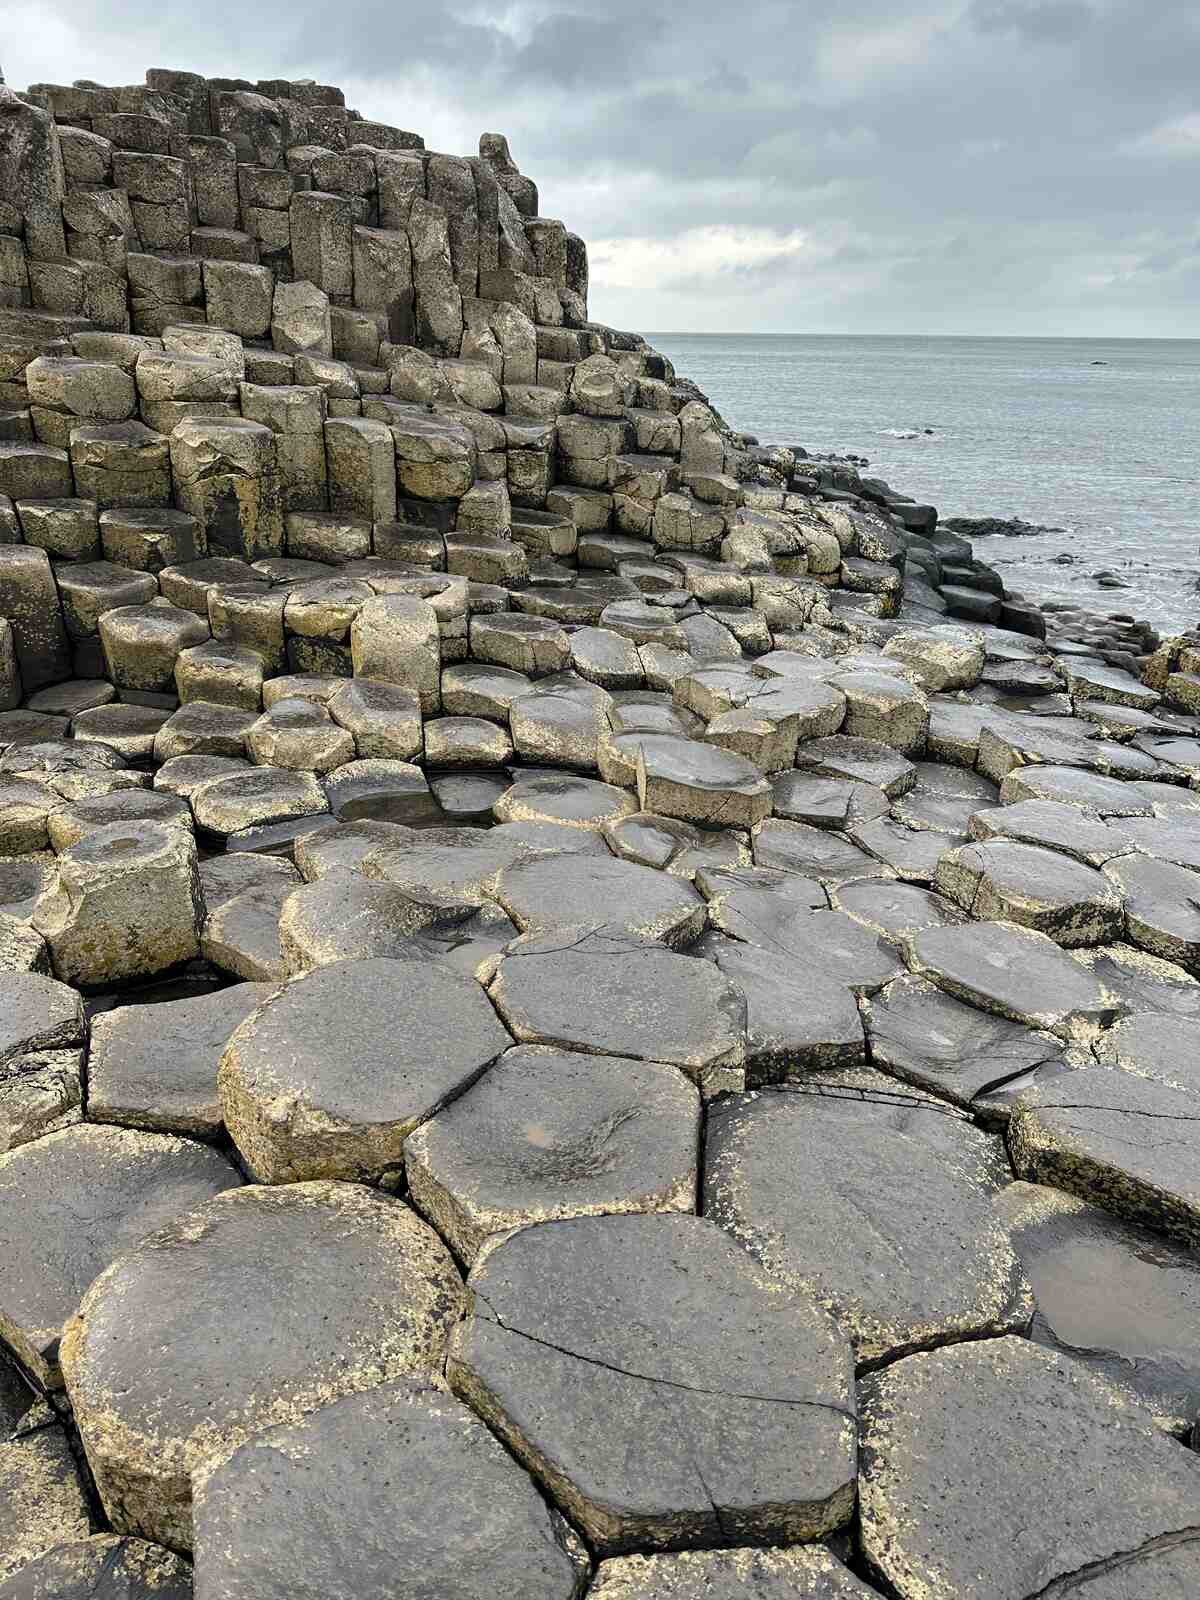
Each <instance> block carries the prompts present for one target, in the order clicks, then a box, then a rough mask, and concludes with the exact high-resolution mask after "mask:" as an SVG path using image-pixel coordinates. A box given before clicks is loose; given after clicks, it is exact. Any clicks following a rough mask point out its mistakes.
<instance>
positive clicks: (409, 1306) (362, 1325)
mask: <svg viewBox="0 0 1200 1600" xmlns="http://www.w3.org/2000/svg"><path fill="white" fill-rule="evenodd" d="M315 1260H319V1261H320V1263H321V1270H320V1272H319V1273H313V1272H311V1271H309V1270H308V1267H309V1265H310V1264H311V1263H312V1262H313V1261H315ZM461 1308H462V1284H461V1281H460V1279H459V1276H458V1273H457V1272H456V1271H455V1269H454V1264H453V1262H452V1260H451V1257H450V1254H449V1252H448V1251H447V1249H446V1247H445V1246H444V1245H443V1244H442V1243H441V1241H440V1240H439V1239H438V1238H437V1235H436V1234H435V1233H433V1231H432V1230H431V1229H430V1228H428V1227H427V1226H426V1225H425V1224H424V1223H423V1222H421V1221H420V1220H419V1219H418V1218H417V1217H416V1216H415V1215H414V1214H413V1212H412V1211H410V1210H409V1209H408V1207H407V1206H405V1205H403V1204H402V1203H401V1202H400V1201H398V1200H393V1199H390V1198H388V1197H386V1196H383V1195H379V1194H374V1193H372V1192H371V1191H370V1190H368V1189H365V1188H362V1187H361V1186H359V1185H356V1184H341V1183H327V1182H320V1183H304V1184H291V1185H289V1186H288V1187H286V1188H282V1189H267V1188H258V1187H250V1188H244V1189H238V1190H234V1191H232V1192H231V1193H229V1194H226V1195H218V1196H217V1197H216V1198H215V1199H213V1200H210V1201H209V1202H208V1203H207V1204H206V1205H204V1206H201V1207H199V1208H198V1209H196V1210H193V1211H190V1212H188V1213H187V1214H186V1215H184V1216H182V1217H180V1218H179V1219H178V1220H177V1221H175V1222H173V1223H168V1224H167V1225H166V1226H165V1227H162V1228H160V1229H159V1230H158V1231H157V1232H154V1233H151V1234H150V1235H149V1236H148V1237H146V1238H144V1239H143V1240H142V1242H141V1243H140V1244H139V1245H137V1246H136V1247H135V1248H133V1249H131V1250H129V1251H128V1252H127V1253H126V1254H125V1255H123V1256H121V1257H120V1258H119V1259H118V1260H117V1261H115V1262H114V1263H113V1265H112V1266H111V1267H110V1268H108V1270H107V1271H105V1272H103V1273H101V1275H100V1276H99V1277H98V1278H97V1279H96V1281H95V1282H94V1283H93V1284H92V1286H91V1288H90V1289H89V1290H88V1292H87V1294H86V1295H85V1296H84V1298H83V1301H82V1303H81V1304H80V1307H79V1311H78V1313H77V1315H76V1316H75V1318H74V1319H73V1321H72V1323H71V1325H70V1327H69V1329H68V1331H67V1336H66V1339H65V1341H64V1346H63V1370H64V1373H65V1375H66V1381H67V1392H68V1395H69V1397H70V1400H71V1404H72V1406H73V1407H74V1411H75V1420H76V1422H77V1423H78V1426H79V1431H80V1434H81V1436H82V1438H83V1442H84V1447H85V1449H86V1450H87V1455H88V1461H89V1463H90V1465H91V1468H92V1472H93V1474H94V1475H95V1479H96V1487H97V1489H98V1490H99V1492H100V1498H101V1500H102V1501H103V1503H104V1509H105V1511H106V1512H107V1514H108V1517H109V1519H110V1521H111V1522H112V1525H113V1528H114V1529H115V1530H116V1531H118V1532H122V1533H135V1534H138V1535H140V1536H142V1537H144V1538H148V1539H151V1540H153V1541H155V1542H156V1543H159V1544H165V1545H168V1546H170V1547H172V1548H175V1549H181V1550H186V1549H189V1548H190V1547H191V1543H192V1473H193V1472H194V1471H195V1470H196V1469H197V1468H199V1467H200V1466H202V1465H203V1464H205V1463H208V1462H211V1461H215V1460H217V1459H220V1458H223V1457H225V1456H227V1455H229V1454H231V1453H232V1451H233V1450H234V1449H236V1447H237V1446H238V1445H240V1444H243V1443H245V1441H246V1440H247V1439H248V1438H251V1437H253V1436H254V1435H255V1434H257V1433H261V1432H263V1431H264V1430H265V1429H267V1428H270V1427H273V1426H275V1425H277V1424H281V1423H287V1422H295V1421H298V1420H299V1419H300V1418H302V1417H304V1416H306V1415H307V1414H308V1413H309V1412H310V1411H313V1410H316V1409H318V1408H319V1407H320V1406H321V1405H323V1404H326V1403H328V1402H329V1401H331V1400H336V1399H338V1398H340V1397H341V1396H343V1395H347V1394H357V1393H360V1392H361V1391H363V1390H367V1389H373V1388H375V1387H376V1386H377V1385H379V1384H381V1383H384V1382H387V1381H388V1380H389V1379H393V1378H400V1377H424V1378H426V1379H428V1378H429V1377H430V1376H432V1374H433V1373H435V1372H436V1371H437V1370H438V1369H439V1368H440V1366H441V1363H442V1360H443V1357H444V1354H445V1346H446V1338H447V1335H448V1333H449V1330H450V1327H451V1326H452V1325H453V1323H454V1322H455V1321H456V1319H457V1318H458V1316H459V1314H460V1311H461Z"/></svg>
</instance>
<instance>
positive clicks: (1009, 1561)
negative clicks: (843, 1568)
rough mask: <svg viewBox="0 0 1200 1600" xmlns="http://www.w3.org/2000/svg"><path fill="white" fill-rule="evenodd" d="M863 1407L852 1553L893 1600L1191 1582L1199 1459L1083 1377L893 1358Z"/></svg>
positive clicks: (995, 1597)
mask: <svg viewBox="0 0 1200 1600" xmlns="http://www.w3.org/2000/svg"><path fill="white" fill-rule="evenodd" d="M862 1403H863V1412H864V1430H863V1441H862V1462H861V1474H860V1479H859V1504H860V1517H861V1545H862V1550H863V1553H864V1554H865V1556H866V1558H867V1560H868V1561H869V1562H870V1563H871V1565H872V1566H873V1567H874V1568H875V1569H876V1570H877V1571H878V1572H879V1573H880V1575H881V1577H882V1578H883V1579H884V1580H885V1581H886V1582H887V1583H889V1584H890V1585H891V1586H892V1588H893V1591H894V1592H895V1593H896V1594H897V1595H899V1596H900V1597H901V1600H1001V1597H1003V1600H1022V1597H1024V1596H1034V1595H1037V1596H1042V1597H1045V1600H1050V1597H1051V1596H1053V1597H1056V1600H1057V1597H1058V1596H1061V1595H1066V1594H1068V1593H1074V1592H1076V1591H1078V1592H1079V1593H1080V1594H1081V1595H1086V1596H1087V1600H1184V1597H1185V1596H1187V1595H1189V1594H1191V1593H1193V1592H1194V1591H1195V1589H1196V1585H1197V1583H1200V1539H1198V1538H1197V1536H1196V1533H1195V1530H1196V1527H1197V1526H1198V1525H1200V1459H1197V1457H1196V1456H1195V1455H1193V1454H1192V1453H1191V1452H1189V1451H1186V1450H1181V1449H1180V1448H1179V1446H1178V1445H1177V1444H1176V1443H1174V1441H1173V1440H1170V1439H1167V1438H1165V1437H1164V1436H1163V1435H1162V1434H1161V1433H1160V1432H1159V1431H1158V1430H1157V1429H1155V1428H1154V1427H1153V1426H1152V1424H1151V1423H1150V1420H1149V1418H1148V1416H1147V1414H1146V1413H1145V1412H1144V1411H1141V1410H1140V1409H1139V1408H1138V1407H1136V1406H1134V1405H1133V1404H1131V1403H1130V1402H1128V1401H1126V1400H1125V1399H1124V1398H1123V1397H1122V1396H1121V1395H1120V1394H1119V1393H1118V1392H1117V1391H1115V1390H1114V1389H1112V1388H1111V1387H1110V1386H1109V1385H1107V1384H1105V1383H1104V1382H1103V1381H1102V1380H1100V1379H1098V1378H1097V1377H1096V1376H1095V1375H1094V1374H1093V1373H1091V1372H1089V1371H1088V1369H1087V1368H1086V1367H1083V1366H1080V1365H1078V1364H1077V1363H1076V1362H1074V1361H1071V1360H1068V1359H1067V1358H1066V1357H1065V1356H1062V1355H1059V1354H1057V1353H1054V1352H1051V1351H1048V1350H1043V1349H1039V1348H1038V1346H1037V1345H1035V1344H1031V1343H1030V1342H1029V1341H1028V1340H1026V1339H1013V1338H1006V1339H994V1340H985V1341H983V1342H982V1343H973V1344H962V1345H955V1346H953V1347H951V1348H950V1349H946V1350H937V1351H934V1352H932V1353H931V1354H928V1355H917V1356H911V1357H909V1359H908V1360H906V1361H900V1362H897V1363H896V1365H895V1366H893V1367H890V1368H889V1369H888V1370H887V1371H886V1372H881V1373H878V1374H875V1375H873V1376H871V1377H869V1378H868V1379H867V1380H866V1381H865V1382H864V1383H863V1385H862ZM1031 1440H1036V1441H1037V1446H1036V1448H1035V1449H1031V1448H1030V1441H1031Z"/></svg>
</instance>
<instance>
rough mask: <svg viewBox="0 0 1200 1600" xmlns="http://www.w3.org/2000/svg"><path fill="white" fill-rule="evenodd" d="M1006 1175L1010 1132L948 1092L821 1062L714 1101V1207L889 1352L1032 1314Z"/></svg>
mask: <svg viewBox="0 0 1200 1600" xmlns="http://www.w3.org/2000/svg"><path fill="white" fill-rule="evenodd" d="M1008 1176H1009V1173H1008V1163H1007V1161H1006V1160H1005V1157H1004V1150H1003V1147H1002V1145H1001V1144H1000V1141H999V1140H997V1139H994V1138H992V1137H991V1136H989V1135H988V1134H985V1133H981V1132H979V1130H977V1129H976V1128H973V1127H972V1126H971V1125H970V1123H969V1122H968V1121H967V1120H966V1119H965V1118H963V1117H962V1116H961V1115H959V1114H957V1113H955V1112H953V1111H952V1110H950V1108H948V1107H947V1106H945V1105H944V1104H942V1103H941V1102H939V1101H937V1100H934V1099H933V1098H932V1097H930V1096H927V1095H923V1094H920V1093H919V1092H918V1091H916V1090H914V1089H911V1088H905V1087H902V1086H900V1085H897V1084H896V1083H894V1082H893V1081H891V1080H890V1079H888V1078H885V1077H883V1076H882V1075H881V1074H879V1073H873V1072H868V1071H861V1070H860V1071H848V1072H842V1073H832V1074H830V1073H824V1072H822V1073H816V1074H813V1075H811V1076H809V1077H806V1078H804V1079H803V1080H801V1081H799V1082H797V1083H795V1084H791V1085H789V1086H787V1087H786V1088H783V1089H774V1090H773V1089H767V1090H763V1091H761V1092H760V1093H757V1094H749V1095H745V1096H742V1097H739V1098H730V1099H725V1100H722V1101H721V1102H720V1103H719V1105H716V1106H714V1107H713V1108H712V1110H711V1111H710V1113H709V1119H708V1138H707V1141H706V1144H705V1175H704V1213H705V1215H706V1216H707V1217H711V1218H712V1219H713V1221H714V1222H717V1223H719V1224H720V1225H721V1227H723V1228H725V1229H726V1230H727V1231H728V1232H729V1234H730V1235H731V1236H732V1237H733V1238H734V1239H736V1240H737V1241H738V1242H739V1243H740V1244H742V1245H744V1246H745V1247H746V1248H747V1249H748V1250H749V1251H750V1252H751V1254H752V1255H754V1256H755V1258H756V1259H757V1260H759V1261H760V1262H761V1263H762V1265H763V1266H764V1268H765V1269H766V1271H767V1272H768V1274H769V1275H770V1276H771V1277H772V1279H774V1280H775V1281H777V1282H779V1283H781V1284H783V1285H786V1286H787V1287H788V1288H790V1289H793V1290H796V1291H797V1292H800V1293H803V1294H807V1295H811V1296H812V1297H813V1298H814V1299H815V1300H816V1301H817V1302H818V1303H819V1304H821V1305H823V1306H824V1307H826V1309H827V1310H829V1311H830V1312H832V1314H833V1315H834V1317H835V1318H836V1319H837V1321H838V1322H839V1324H840V1325H841V1326H842V1327H843V1328H844V1329H845V1331H846V1333H847V1334H848V1336H849V1338H850V1340H851V1342H852V1344H853V1346H854V1350H855V1355H856V1358H857V1360H858V1361H859V1363H867V1364H877V1363H878V1362H880V1361H883V1360H887V1359H894V1358H895V1357H896V1356H899V1355H904V1354H907V1353H909V1352H910V1351H913V1350H918V1349H922V1348H927V1347H929V1346H932V1345H936V1344H944V1343H948V1342H950V1341H952V1340H956V1339H972V1338H981V1337H985V1336H988V1335H994V1334H999V1333H1006V1332H1009V1331H1018V1330H1020V1329H1022V1328H1023V1327H1024V1325H1025V1324H1026V1323H1028V1321H1029V1316H1030V1313H1031V1309H1032V1307H1031V1303H1030V1299H1029V1293H1028V1288H1027V1286H1026V1283H1025V1279H1024V1274H1023V1273H1022V1271H1021V1268H1020V1266H1019V1263H1018V1262H1017V1259H1016V1257H1015V1255H1014V1253H1013V1250H1012V1246H1011V1244H1010V1243H1009V1239H1008V1235H1007V1232H1006V1231H1005V1228H1004V1226H1003V1223H1002V1222H1001V1220H1000V1218H999V1217H998V1215H997V1213H996V1209H995V1205H994V1201H995V1197H996V1195H997V1193H998V1192H999V1191H1000V1189H1001V1188H1002V1187H1003V1185H1004V1184H1005V1183H1006V1182H1007V1179H1008Z"/></svg>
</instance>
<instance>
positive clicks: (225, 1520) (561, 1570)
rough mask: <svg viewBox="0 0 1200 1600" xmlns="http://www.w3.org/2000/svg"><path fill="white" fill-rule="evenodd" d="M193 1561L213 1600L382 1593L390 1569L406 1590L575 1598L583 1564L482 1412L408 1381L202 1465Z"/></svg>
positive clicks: (389, 1589) (391, 1585)
mask: <svg viewBox="0 0 1200 1600" xmlns="http://www.w3.org/2000/svg"><path fill="white" fill-rule="evenodd" d="M364 1457H365V1458H366V1459H367V1460H368V1461H369V1463H370V1466H369V1470H368V1471H366V1472H364V1471H363V1463H364ZM195 1563H196V1569H195V1570H196V1586H197V1589H198V1590H199V1592H200V1593H201V1594H205V1595H210V1596H212V1597H213V1600H291V1597H292V1596H294V1595H296V1594H297V1592H298V1591H299V1590H303V1591H304V1592H306V1593H311V1594H316V1593H320V1594H321V1595H323V1596H325V1597H327V1600H387V1597H388V1596H391V1595H395V1594H396V1593H397V1588H396V1585H397V1581H398V1575H399V1574H402V1575H403V1577H402V1579H401V1580H400V1581H402V1583H403V1584H404V1585H405V1586H406V1587H408V1588H409V1590H410V1591H411V1592H412V1593H424V1594H434V1593H438V1592H443V1593H445V1592H447V1591H446V1585H447V1583H448V1582H450V1583H452V1585H453V1592H454V1594H455V1595H456V1596H462V1600H491V1597H493V1596H496V1595H505V1594H512V1593H516V1592H517V1591H518V1590H519V1591H520V1593H522V1594H523V1595H528V1596H529V1597H530V1600H575V1597H576V1596H578V1595H580V1594H581V1593H582V1590H583V1585H584V1583H585V1581H586V1575H587V1571H588V1562H587V1556H586V1553H585V1551H584V1549H583V1546H582V1545H581V1543H580V1541H579V1539H578V1537H577V1536H576V1535H575V1534H574V1533H573V1532H572V1530H571V1529H570V1528H569V1526H568V1525H567V1523H566V1522H565V1521H564V1520H563V1518H562V1517H561V1516H559V1515H558V1514H557V1513H556V1512H554V1511H552V1510H551V1509H550V1508H549V1507H548V1506H547V1505H546V1504H545V1502H544V1501H543V1500H542V1498H541V1496H540V1495H539V1494H538V1492H537V1490H536V1489H535V1487H534V1485H533V1483H532V1482H531V1480H530V1479H529V1477H528V1475H527V1474H526V1473H525V1472H524V1471H523V1470H522V1469H521V1468H520V1467H519V1466H518V1465H517V1463H516V1462H515V1461H513V1459H512V1457H511V1456H509V1455H508V1453H507V1452H506V1451H505V1450H504V1448H503V1446H502V1445H501V1444H500V1443H499V1442H498V1441H497V1440H496V1439H495V1438H494V1437H493V1435H492V1434H491V1433H489V1431H488V1430H487V1428H486V1427H484V1425H483V1423H482V1422H480V1420H479V1419H478V1417H476V1416H475V1415H474V1413H473V1412H472V1411H470V1410H469V1409H468V1408H467V1407H466V1406H465V1405H463V1404H462V1403H461V1401H458V1400H456V1399H454V1397H453V1396H451V1395H448V1394H446V1393H445V1392H444V1390H440V1389H431V1388H426V1387H422V1386H420V1385H418V1384H416V1383H413V1382H411V1381H410V1382H400V1383H384V1384H381V1385H379V1386H378V1387H377V1388H373V1389H370V1390H367V1391H366V1392H365V1393H360V1394H351V1395H346V1396H344V1397H343V1398H341V1399H338V1400H334V1401H332V1402H331V1403H330V1404H328V1405H325V1406H323V1407H322V1408H321V1409H320V1410H318V1411H316V1412H315V1413H313V1414H311V1415H309V1416H306V1417H304V1418H302V1419H301V1420H299V1421H297V1422H294V1423H291V1424H285V1425H282V1426H280V1427H276V1428H271V1429H268V1430H267V1431H266V1432H264V1433H261V1434H259V1435H258V1436H257V1437H255V1438H252V1439H249V1440H247V1442H246V1443H245V1444H243V1445H242V1446H241V1447H240V1448H239V1449H238V1450H236V1451H235V1452H234V1454H233V1455H232V1456H231V1457H230V1458H229V1459H228V1460H227V1461H225V1462H223V1463H221V1464H220V1465H218V1466H216V1467H214V1468H212V1469H211V1470H208V1471H202V1472H201V1474H200V1475H199V1482H198V1484H197V1489H196V1500H195ZM450 1574H452V1575H453V1576H452V1577H450Z"/></svg>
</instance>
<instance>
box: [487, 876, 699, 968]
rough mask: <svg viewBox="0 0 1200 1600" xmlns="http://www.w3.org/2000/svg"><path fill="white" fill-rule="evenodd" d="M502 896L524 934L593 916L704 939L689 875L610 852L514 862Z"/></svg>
mask: <svg viewBox="0 0 1200 1600" xmlns="http://www.w3.org/2000/svg"><path fill="white" fill-rule="evenodd" d="M496 898H497V900H498V901H499V903H500V904H501V905H502V906H503V907H504V909H505V911H507V912H508V914H509V916H510V917H511V918H512V919H513V921H514V922H515V923H516V924H517V927H518V928H520V929H521V931H522V932H523V933H524V932H529V933H550V932H553V931H554V930H555V929H558V928H563V927H570V926H572V925H573V924H576V923H580V922H594V923H602V924H603V925H604V926H605V927H607V928H609V929H610V930H611V931H612V932H613V933H616V934H629V935H632V936H636V937H641V938H648V939H659V940H661V941H662V943H664V944H666V945H669V946H671V947H672V948H677V947H679V946H681V945H688V944H690V943H691V942H692V941H693V940H694V939H696V938H698V937H699V935H700V934H701V933H702V932H703V931H704V926H705V920H706V914H705V906H704V901H703V900H702V899H701V897H700V896H699V895H698V894H697V893H696V891H695V889H693V888H692V886H691V885H690V884H689V883H687V882H686V881H684V880H682V879H680V878H676V877H673V876H672V875H670V874H669V873H665V872H656V871H654V870H653V869H652V868H650V867H637V866H634V865H633V864H632V863H631V862H628V861H615V860H612V859H607V860H606V859H605V858H604V857H603V856H590V855H589V856H580V855H556V856H543V857H541V858H540V859H538V860H536V861H526V862H522V863H520V864H518V865H516V866H513V867H509V868H507V869H506V870H505V871H503V872H502V873H501V874H500V880H499V885H498V888H497V890H496Z"/></svg>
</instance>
